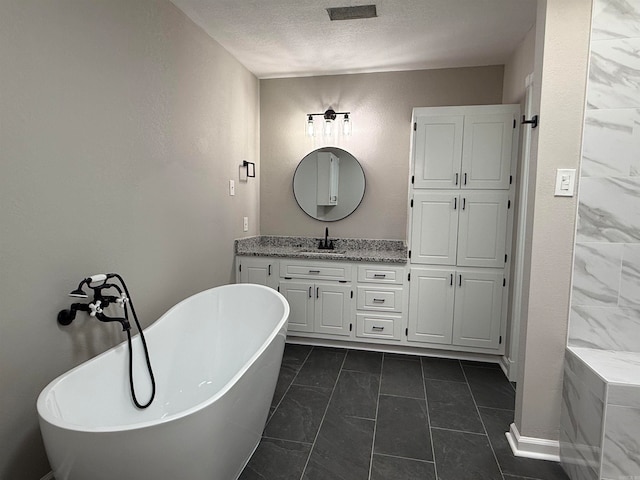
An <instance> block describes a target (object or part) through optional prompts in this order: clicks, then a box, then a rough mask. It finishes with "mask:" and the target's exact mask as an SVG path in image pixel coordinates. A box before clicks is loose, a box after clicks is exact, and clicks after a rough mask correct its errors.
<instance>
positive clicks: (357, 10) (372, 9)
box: [327, 5, 378, 21]
mask: <svg viewBox="0 0 640 480" xmlns="http://www.w3.org/2000/svg"><path fill="white" fill-rule="evenodd" d="M327 13H328V14H329V18H330V19H331V20H332V21H333V20H358V19H360V18H373V17H377V16H378V13H377V12H376V6H375V5H359V6H355V7H333V8H327Z"/></svg>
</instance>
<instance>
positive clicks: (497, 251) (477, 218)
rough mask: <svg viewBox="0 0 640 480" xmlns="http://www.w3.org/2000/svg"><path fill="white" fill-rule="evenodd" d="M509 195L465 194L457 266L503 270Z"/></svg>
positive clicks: (499, 193)
mask: <svg viewBox="0 0 640 480" xmlns="http://www.w3.org/2000/svg"><path fill="white" fill-rule="evenodd" d="M508 200H509V192H501V191H498V192H462V193H461V194H460V213H459V218H460V221H459V222H460V226H459V228H458V253H457V264H458V265H460V266H466V267H494V268H499V267H504V263H505V261H504V255H505V243H506V237H507V202H508Z"/></svg>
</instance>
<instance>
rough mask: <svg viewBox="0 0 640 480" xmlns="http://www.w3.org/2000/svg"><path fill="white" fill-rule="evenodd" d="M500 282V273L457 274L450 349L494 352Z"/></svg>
mask: <svg viewBox="0 0 640 480" xmlns="http://www.w3.org/2000/svg"><path fill="white" fill-rule="evenodd" d="M503 278H504V277H503V275H502V272H486V271H484V272H475V271H474V272H460V271H459V272H457V278H456V293H455V317H454V320H453V344H454V345H462V346H468V347H481V348H490V349H497V348H498V346H499V344H500V323H501V315H502V291H503V286H502V282H503Z"/></svg>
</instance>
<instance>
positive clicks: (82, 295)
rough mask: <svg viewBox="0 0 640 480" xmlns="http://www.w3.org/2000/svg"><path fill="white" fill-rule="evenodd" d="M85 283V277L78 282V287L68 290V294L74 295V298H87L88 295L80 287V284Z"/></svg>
mask: <svg viewBox="0 0 640 480" xmlns="http://www.w3.org/2000/svg"><path fill="white" fill-rule="evenodd" d="M86 283H87V279H86V278H85V279H84V280H82V281H81V282H80V284H78V288H76V289H75V290H73V291H72V292H69V296H70V297H76V298H89V295H87V292H85V291H84V290H83V289H82V286H83V285H85V284H86Z"/></svg>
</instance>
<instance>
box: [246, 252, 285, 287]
mask: <svg viewBox="0 0 640 480" xmlns="http://www.w3.org/2000/svg"><path fill="white" fill-rule="evenodd" d="M279 282H280V270H279V263H278V260H277V259H275V258H272V257H236V283H257V284H259V285H266V286H267V287H271V288H273V289H274V290H277V289H278V283H279Z"/></svg>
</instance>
